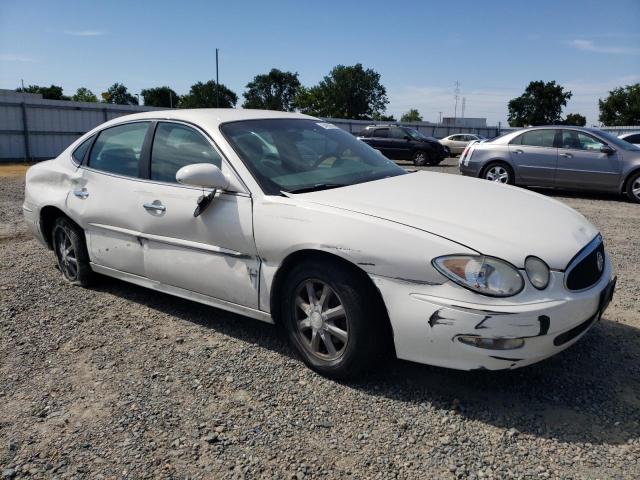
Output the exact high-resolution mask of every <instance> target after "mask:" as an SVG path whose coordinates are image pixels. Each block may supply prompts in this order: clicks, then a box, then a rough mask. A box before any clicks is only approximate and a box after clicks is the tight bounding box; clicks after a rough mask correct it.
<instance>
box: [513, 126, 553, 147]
mask: <svg viewBox="0 0 640 480" xmlns="http://www.w3.org/2000/svg"><path fill="white" fill-rule="evenodd" d="M555 136H556V130H531V131H530V132H525V133H523V134H522V135H520V137H518V138H519V139H520V141H519V142H513V143H516V144H518V145H529V146H531V147H553V141H554V138H555Z"/></svg>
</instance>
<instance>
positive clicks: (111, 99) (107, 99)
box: [101, 82, 138, 105]
mask: <svg viewBox="0 0 640 480" xmlns="http://www.w3.org/2000/svg"><path fill="white" fill-rule="evenodd" d="M101 96H102V101H103V102H104V103H115V104H116V105H138V99H137V98H136V97H135V96H134V95H131V94H130V93H129V91H128V90H127V87H125V86H124V85H123V84H121V83H117V82H116V83H114V84H113V85H111V86H110V87H109V89H108V90H107V91H106V92H102V94H101Z"/></svg>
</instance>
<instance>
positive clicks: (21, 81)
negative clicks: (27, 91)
mask: <svg viewBox="0 0 640 480" xmlns="http://www.w3.org/2000/svg"><path fill="white" fill-rule="evenodd" d="M20 84H21V85H22V92H24V80H23V79H22V78H21V79H20Z"/></svg>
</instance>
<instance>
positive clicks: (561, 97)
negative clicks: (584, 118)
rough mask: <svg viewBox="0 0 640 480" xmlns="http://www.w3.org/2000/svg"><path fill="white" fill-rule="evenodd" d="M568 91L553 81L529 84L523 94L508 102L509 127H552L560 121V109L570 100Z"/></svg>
mask: <svg viewBox="0 0 640 480" xmlns="http://www.w3.org/2000/svg"><path fill="white" fill-rule="evenodd" d="M571 96H572V93H571V92H570V91H566V92H565V91H564V88H563V87H562V86H561V85H558V84H557V83H556V82H555V81H553V82H547V83H545V82H543V81H542V80H540V81H537V82H531V83H529V85H528V86H527V88H526V89H525V91H524V93H523V94H522V95H521V96H519V97H517V98H514V99H512V100H510V101H509V117H508V120H509V125H511V126H512V127H524V126H527V125H553V124H554V123H559V122H560V121H561V114H562V107H564V106H566V104H567V101H568V100H569V99H570V98H571Z"/></svg>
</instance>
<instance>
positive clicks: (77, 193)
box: [73, 188, 89, 198]
mask: <svg viewBox="0 0 640 480" xmlns="http://www.w3.org/2000/svg"><path fill="white" fill-rule="evenodd" d="M73 194H74V195H75V196H76V197H78V198H87V197H88V196H89V192H87V189H86V188H83V189H82V190H74V191H73Z"/></svg>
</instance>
